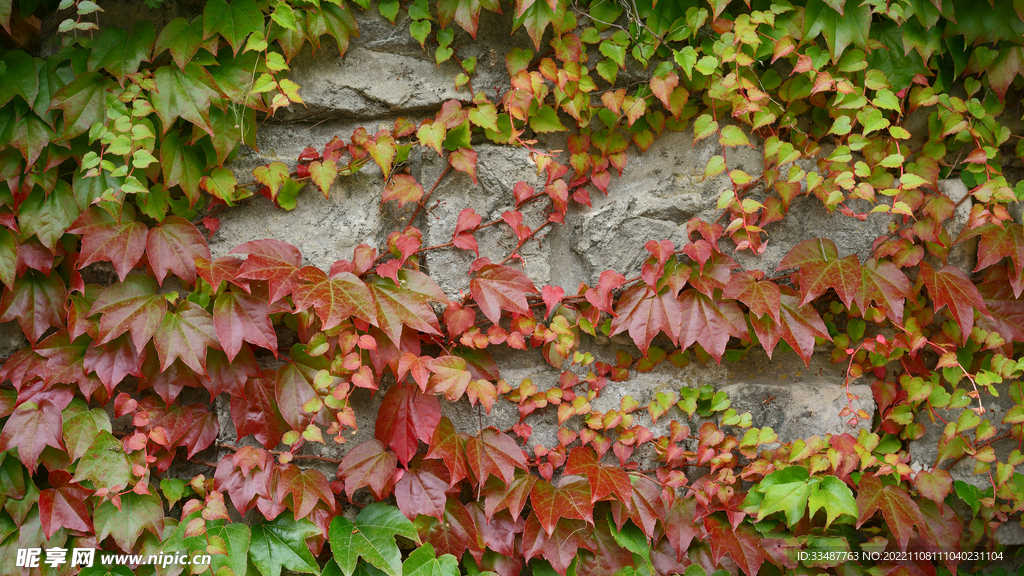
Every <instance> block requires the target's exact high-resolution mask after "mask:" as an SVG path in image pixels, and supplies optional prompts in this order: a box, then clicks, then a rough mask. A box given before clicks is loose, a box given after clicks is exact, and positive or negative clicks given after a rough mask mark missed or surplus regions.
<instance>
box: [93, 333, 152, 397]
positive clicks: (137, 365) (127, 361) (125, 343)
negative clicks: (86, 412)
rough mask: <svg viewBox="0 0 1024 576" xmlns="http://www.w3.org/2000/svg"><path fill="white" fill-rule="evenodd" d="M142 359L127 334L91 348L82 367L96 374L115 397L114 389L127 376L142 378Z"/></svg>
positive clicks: (109, 393) (108, 393)
mask: <svg viewBox="0 0 1024 576" xmlns="http://www.w3.org/2000/svg"><path fill="white" fill-rule="evenodd" d="M141 364H142V362H141V359H140V358H139V355H138V354H137V353H136V352H135V346H134V345H133V344H132V341H131V339H130V338H129V336H128V335H127V334H122V335H121V336H118V337H117V338H115V339H113V340H112V341H110V342H108V343H107V344H105V345H102V344H101V345H93V346H89V348H88V349H86V351H85V358H84V359H83V361H82V367H83V368H84V369H85V371H86V373H88V372H95V373H96V376H97V377H98V378H99V379H100V382H102V383H103V387H104V388H106V389H107V395H108V396H113V395H114V388H115V387H116V386H117V385H118V384H120V383H121V381H122V380H124V377H125V376H129V375H131V376H135V377H142V371H141Z"/></svg>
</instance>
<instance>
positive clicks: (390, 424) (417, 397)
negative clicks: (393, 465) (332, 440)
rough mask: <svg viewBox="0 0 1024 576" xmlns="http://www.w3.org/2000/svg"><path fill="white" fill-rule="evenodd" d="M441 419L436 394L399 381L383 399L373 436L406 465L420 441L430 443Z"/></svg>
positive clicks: (414, 453) (439, 405) (417, 448)
mask: <svg viewBox="0 0 1024 576" xmlns="http://www.w3.org/2000/svg"><path fill="white" fill-rule="evenodd" d="M440 421H441V403H440V402H438V401H437V396H434V395H433V394H424V393H423V392H420V391H419V389H418V388H417V387H415V386H411V385H408V384H396V385H394V386H392V387H391V388H388V391H387V393H386V394H384V399H383V400H382V401H381V406H380V411H379V412H378V413H377V424H376V427H375V429H374V436H376V438H377V439H378V440H380V441H381V442H384V443H385V445H386V446H387V447H388V448H391V449H392V450H394V451H395V455H396V456H397V457H398V461H399V462H401V463H402V466H406V465H407V464H408V463H409V461H410V460H412V457H413V456H415V455H416V452H417V451H418V450H419V441H420V440H422V441H424V442H426V443H429V442H430V439H431V438H432V437H433V435H434V429H435V428H437V424H438V422H440Z"/></svg>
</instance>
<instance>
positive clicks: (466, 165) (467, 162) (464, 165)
mask: <svg viewBox="0 0 1024 576" xmlns="http://www.w3.org/2000/svg"><path fill="white" fill-rule="evenodd" d="M476 157H477V155H476V150H471V149H469V148H459V149H458V150H456V151H455V152H452V153H451V154H449V155H448V162H449V163H450V164H451V165H452V168H455V169H456V170H458V171H459V172H464V173H466V174H469V177H470V178H472V179H473V184H476Z"/></svg>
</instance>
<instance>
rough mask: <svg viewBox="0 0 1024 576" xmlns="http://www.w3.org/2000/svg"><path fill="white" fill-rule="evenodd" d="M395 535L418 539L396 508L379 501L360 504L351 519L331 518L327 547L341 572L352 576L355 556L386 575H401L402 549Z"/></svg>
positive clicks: (407, 520) (409, 524)
mask: <svg viewBox="0 0 1024 576" xmlns="http://www.w3.org/2000/svg"><path fill="white" fill-rule="evenodd" d="M395 536H403V537H405V538H408V539H410V540H413V541H416V542H419V537H418V536H417V534H416V528H415V527H414V526H413V524H412V522H410V521H409V519H408V518H406V517H405V516H403V515H402V513H401V512H399V511H398V509H397V508H395V507H393V506H388V505H386V504H382V503H380V502H375V503H373V504H370V505H369V506H367V507H366V508H363V509H362V511H360V512H359V515H358V516H356V520H355V522H352V521H351V520H349V519H347V518H345V517H344V516H336V517H335V518H334V519H333V520H331V529H330V540H331V550H332V551H333V552H334V559H335V560H336V561H337V562H338V566H339V567H341V570H342V572H344V573H345V576H352V574H353V573H354V572H355V569H356V562H357V561H358V559H359V558H362V559H363V560H365V561H366V562H368V563H369V564H370V565H372V566H375V567H377V568H379V569H380V570H383V571H384V573H386V574H388V576H402V553H401V551H399V549H398V544H396V543H395Z"/></svg>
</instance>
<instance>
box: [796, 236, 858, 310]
mask: <svg viewBox="0 0 1024 576" xmlns="http://www.w3.org/2000/svg"><path fill="white" fill-rule="evenodd" d="M787 268H799V269H800V294H801V296H802V297H803V298H802V300H801V301H800V303H801V304H807V303H808V302H810V301H811V300H814V299H815V298H817V297H818V296H820V295H821V294H822V293H824V292H825V290H828V289H829V288H832V289H834V290H835V291H836V294H838V295H839V298H840V300H842V301H843V304H846V307H847V308H849V307H850V306H851V305H852V303H853V299H854V297H855V296H857V293H858V291H859V290H860V286H861V272H860V269H861V266H860V259H859V258H857V255H856V254H853V255H850V256H847V257H846V258H842V259H840V258H839V252H838V251H837V250H836V244H835V242H833V241H831V240H829V239H828V238H812V239H810V240H804V241H803V242H801V243H799V244H797V245H796V246H794V247H793V249H792V250H790V251H789V253H788V254H786V257H785V258H783V259H782V262H780V263H779V268H778V269H779V270H785V269H787Z"/></svg>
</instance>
